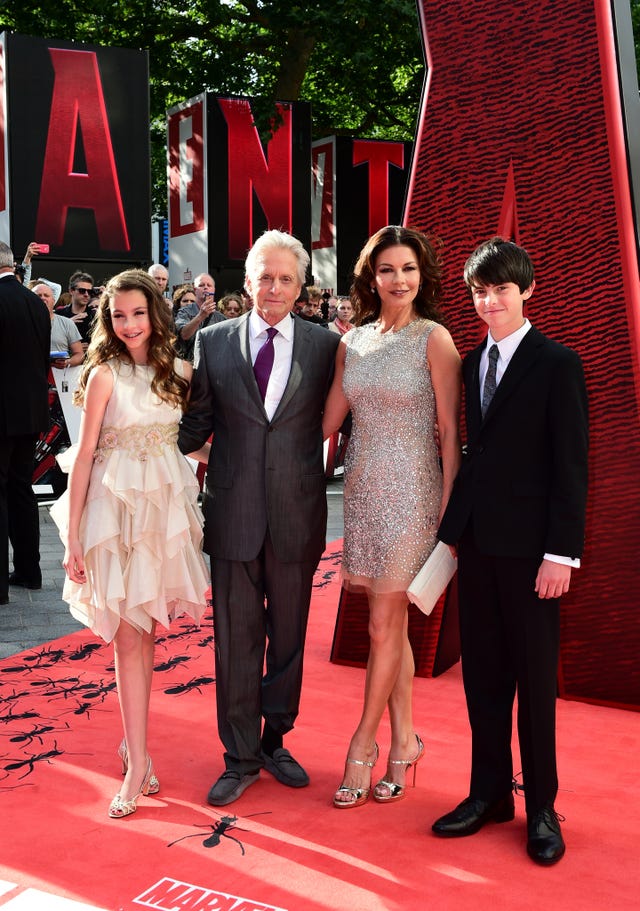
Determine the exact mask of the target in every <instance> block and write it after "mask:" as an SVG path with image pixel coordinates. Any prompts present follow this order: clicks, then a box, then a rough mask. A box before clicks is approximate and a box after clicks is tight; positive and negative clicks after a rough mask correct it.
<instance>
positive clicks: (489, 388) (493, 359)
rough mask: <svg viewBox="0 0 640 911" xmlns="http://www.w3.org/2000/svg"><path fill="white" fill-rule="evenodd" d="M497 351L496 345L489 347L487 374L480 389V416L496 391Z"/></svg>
mask: <svg viewBox="0 0 640 911" xmlns="http://www.w3.org/2000/svg"><path fill="white" fill-rule="evenodd" d="M499 353H500V352H499V351H498V346H497V345H492V346H491V347H490V348H489V367H488V368H487V375H486V376H485V378H484V389H483V391H482V417H484V416H485V414H486V413H487V409H488V407H489V405H490V404H491V399H492V398H493V396H494V393H495V391H496V386H497V383H496V366H497V364H498V354H499Z"/></svg>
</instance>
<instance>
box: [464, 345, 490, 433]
mask: <svg viewBox="0 0 640 911" xmlns="http://www.w3.org/2000/svg"><path fill="white" fill-rule="evenodd" d="M485 346H486V341H485V344H483V345H480V346H479V347H478V348H475V349H474V350H473V351H472V352H471V353H470V354H469V366H468V369H469V383H468V388H467V430H468V432H469V435H470V436H475V434H476V433H477V432H478V429H479V427H480V424H481V423H482V409H481V408H480V358H481V356H482V352H483V351H484V349H485Z"/></svg>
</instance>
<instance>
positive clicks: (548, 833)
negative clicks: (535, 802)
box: [527, 807, 565, 866]
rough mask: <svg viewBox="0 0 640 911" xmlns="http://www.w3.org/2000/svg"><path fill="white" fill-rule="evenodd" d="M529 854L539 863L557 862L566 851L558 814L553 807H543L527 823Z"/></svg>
mask: <svg viewBox="0 0 640 911" xmlns="http://www.w3.org/2000/svg"><path fill="white" fill-rule="evenodd" d="M527 833H528V840H527V854H528V855H529V857H530V858H531V859H532V860H535V862H536V863H537V864H543V865H544V866H550V865H551V864H556V863H557V862H558V861H559V860H560V858H561V857H562V856H563V854H564V852H565V844H564V839H563V837H562V832H561V831H560V821H559V820H558V814H557V813H556V811H555V810H554V809H553V807H543V808H542V810H538V812H537V813H534V814H533V815H532V816H531V817H530V818H529V821H528V823H527Z"/></svg>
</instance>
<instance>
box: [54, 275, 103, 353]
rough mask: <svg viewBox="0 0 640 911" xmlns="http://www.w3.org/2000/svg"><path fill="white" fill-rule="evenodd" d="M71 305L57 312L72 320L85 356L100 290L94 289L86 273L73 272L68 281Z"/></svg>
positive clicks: (90, 277)
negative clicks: (78, 333)
mask: <svg viewBox="0 0 640 911" xmlns="http://www.w3.org/2000/svg"><path fill="white" fill-rule="evenodd" d="M69 293H70V295H71V303H70V304H69V305H68V306H66V307H63V308H62V309H61V310H58V311H57V312H58V313H59V314H60V315H61V316H66V317H68V318H69V319H70V320H72V321H73V322H74V323H75V324H76V326H77V328H78V331H79V332H80V338H81V339H82V350H83V352H84V353H85V354H86V351H87V348H88V347H89V341H90V339H91V329H92V325H93V317H94V315H95V306H96V303H97V299H98V297H100V294H101V289H100V288H96V287H94V282H93V276H92V275H89V273H88V272H74V273H73V275H72V276H71V278H70V279H69Z"/></svg>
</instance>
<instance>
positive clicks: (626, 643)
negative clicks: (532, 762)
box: [404, 0, 640, 708]
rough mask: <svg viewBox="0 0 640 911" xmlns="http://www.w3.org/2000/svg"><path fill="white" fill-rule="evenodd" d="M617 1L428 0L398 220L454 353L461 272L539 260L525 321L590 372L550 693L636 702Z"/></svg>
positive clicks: (463, 342)
mask: <svg viewBox="0 0 640 911" xmlns="http://www.w3.org/2000/svg"><path fill="white" fill-rule="evenodd" d="M621 6H622V4H620V3H613V4H610V3H609V2H608V0H566V2H563V3H561V4H558V3H557V2H556V0H539V2H538V3H535V4H533V3H530V2H528V0H516V2H513V3H510V4H509V5H508V6H507V7H505V5H504V4H503V3H500V2H498V0H448V2H447V3H440V4H434V3H428V2H426V0H423V3H422V4H421V9H420V13H421V22H422V27H423V32H424V39H425V47H426V50H427V57H428V62H429V81H428V86H427V91H426V93H425V98H424V101H423V110H422V112H421V121H420V127H419V133H418V140H417V144H416V153H415V158H414V162H413V169H412V175H411V186H410V192H409V196H408V202H407V208H406V212H405V219H404V220H405V223H406V224H411V225H417V226H418V227H420V228H421V229H423V230H425V231H427V232H430V233H432V234H435V235H437V236H438V237H439V238H441V240H442V243H443V248H442V252H443V258H444V263H445V278H446V298H447V299H446V307H445V312H446V316H447V320H448V322H449V326H450V328H451V331H452V333H453V335H454V338H455V340H456V343H457V345H458V347H459V349H460V351H461V353H462V354H465V353H466V352H468V351H469V350H470V349H471V348H472V347H473V346H475V345H476V344H477V343H478V342H479V340H480V338H481V337H482V330H481V325H480V322H479V320H478V319H477V317H476V315H475V313H474V310H473V307H472V305H471V302H470V300H469V298H468V296H467V294H466V291H465V288H464V286H463V283H462V278H461V275H462V268H463V264H464V261H465V259H466V258H467V256H468V255H469V253H470V252H471V251H472V250H473V249H474V247H475V246H477V244H478V243H480V242H482V241H483V240H486V239H487V238H488V237H490V236H492V235H494V234H501V235H502V236H505V237H509V238H511V239H513V240H516V241H517V242H518V243H521V244H522V245H523V246H524V247H526V249H527V250H528V251H529V252H530V254H531V256H532V258H533V261H534V264H535V266H536V281H537V286H536V290H535V293H534V295H533V298H532V301H531V303H530V305H529V308H528V316H529V318H530V319H531V321H532V322H533V323H534V325H535V326H537V328H539V329H540V330H542V331H543V332H545V333H546V334H548V335H549V336H551V337H552V338H556V339H558V340H559V341H562V342H563V343H565V344H567V345H569V346H570V347H572V348H574V349H575V350H576V351H578V352H579V354H580V355H581V357H582V359H583V361H584V365H585V371H586V375H587V384H588V390H589V399H590V416H591V451H590V493H589V502H588V520H587V542H586V549H585V553H584V558H583V563H582V568H581V569H580V570H579V571H577V572H575V573H574V574H573V579H572V588H571V591H570V593H569V595H567V596H566V597H565V598H564V599H563V606H562V652H561V668H560V692H561V694H562V695H563V696H565V697H567V698H574V699H585V700H589V701H592V700H593V701H598V702H603V703H610V704H616V705H621V706H629V707H635V708H638V707H640V662H639V660H638V656H639V655H640V622H639V620H638V605H639V603H640V573H639V572H638V568H637V567H638V553H639V551H640V480H639V479H640V422H639V409H638V403H639V397H638V389H639V385H640V373H639V370H638V351H639V347H640V346H639V344H638V342H639V335H638V333H639V314H640V302H639V286H638V260H637V241H636V234H635V228H634V218H633V201H632V198H631V191H630V180H629V165H628V159H629V160H630V161H631V167H633V166H634V155H633V154H632V153H633V149H631V150H630V149H629V144H628V143H629V137H628V136H626V134H625V126H624V124H625V116H624V115H625V107H624V104H623V101H622V100H621V98H620V94H619V88H618V85H619V83H618V73H617V66H618V63H617V58H616V50H615V37H614V36H615V27H614V25H615V24H614V21H613V17H614V14H615V13H619V12H620V7H621ZM616 7H617V9H616ZM618 27H619V23H618ZM629 31H630V29H629ZM623 39H625V40H631V41H632V40H633V39H632V36H631V35H630V34H629V35H627V36H625V35H622V36H621V35H620V33H619V34H618V40H619V41H622V40H623ZM633 76H634V79H635V73H634V74H633ZM631 103H632V104H633V103H634V102H633V99H632V102H631ZM635 103H636V104H637V95H636V99H635ZM626 113H627V116H628V115H629V109H628V107H627V108H626ZM635 113H636V114H637V111H636V112H635ZM635 164H636V166H637V162H635Z"/></svg>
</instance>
